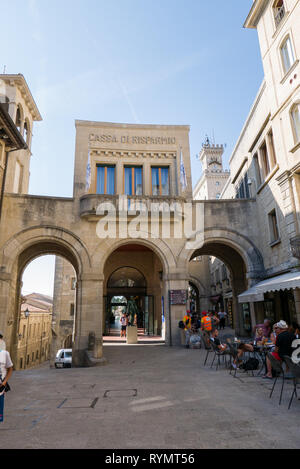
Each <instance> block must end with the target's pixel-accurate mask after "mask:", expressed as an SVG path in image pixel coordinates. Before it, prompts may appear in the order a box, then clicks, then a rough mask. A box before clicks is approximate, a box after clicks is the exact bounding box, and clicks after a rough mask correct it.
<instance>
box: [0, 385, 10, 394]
mask: <svg viewBox="0 0 300 469" xmlns="http://www.w3.org/2000/svg"><path fill="white" fill-rule="evenodd" d="M3 391H4V392H9V391H11V389H10V385H9V384H8V383H6V385H5V386H2V385H1V386H0V393H1V392H3Z"/></svg>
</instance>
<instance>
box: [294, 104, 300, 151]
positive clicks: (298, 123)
mask: <svg viewBox="0 0 300 469" xmlns="http://www.w3.org/2000/svg"><path fill="white" fill-rule="evenodd" d="M292 121H293V127H294V134H295V140H296V143H298V142H300V103H297V104H296V105H295V106H294V107H293V109H292Z"/></svg>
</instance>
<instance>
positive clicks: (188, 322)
mask: <svg viewBox="0 0 300 469" xmlns="http://www.w3.org/2000/svg"><path fill="white" fill-rule="evenodd" d="M182 322H183V324H184V334H185V347H186V348H189V347H190V338H191V328H192V316H191V312H190V311H189V310H188V311H187V312H186V314H185V315H184V317H183V319H182Z"/></svg>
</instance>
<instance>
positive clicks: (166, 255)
mask: <svg viewBox="0 0 300 469" xmlns="http://www.w3.org/2000/svg"><path fill="white" fill-rule="evenodd" d="M126 244H140V245H142V246H145V247H147V248H149V249H151V250H152V251H153V252H154V253H155V254H156V255H157V256H158V258H159V259H160V261H161V263H162V265H163V269H164V273H165V275H167V274H168V273H169V271H170V270H171V269H172V268H175V267H176V259H175V256H174V254H173V252H172V250H171V249H170V247H169V246H168V244H167V243H165V242H164V241H163V240H161V239H156V240H155V243H154V242H152V241H149V240H148V239H144V238H143V239H140V238H137V239H124V240H120V239H118V240H109V239H106V240H105V241H103V242H102V243H100V244H99V245H98V247H97V249H96V250H95V254H94V256H93V262H94V263H95V262H96V263H97V264H98V265H101V266H104V265H105V263H106V261H107V259H108V258H109V257H110V255H111V254H112V253H113V252H114V251H116V250H117V249H118V248H120V247H122V246H125V245H126Z"/></svg>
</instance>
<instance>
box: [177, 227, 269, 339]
mask: <svg viewBox="0 0 300 469" xmlns="http://www.w3.org/2000/svg"><path fill="white" fill-rule="evenodd" d="M193 247H194V249H190V250H187V249H184V248H183V249H182V251H181V253H180V256H179V258H178V266H179V267H181V268H182V269H184V268H185V269H187V268H188V263H189V261H190V260H191V259H193V258H194V257H197V256H203V255H207V256H214V257H217V258H218V259H220V260H221V261H222V262H223V263H224V264H226V266H227V267H228V269H229V271H230V274H231V278H232V292H233V315H234V323H235V328H236V330H237V331H238V332H239V333H241V334H243V333H244V330H243V324H242V312H241V305H239V303H238V295H239V294H240V293H242V292H243V291H245V290H247V288H249V287H251V286H252V285H253V284H255V283H257V282H258V281H259V280H260V279H261V278H262V277H263V275H264V264H263V259H262V256H261V254H260V252H259V250H258V249H257V248H256V246H255V245H254V243H253V242H252V241H250V240H249V239H248V238H247V237H245V236H243V235H242V234H240V233H237V232H236V231H234V230H228V229H226V230H222V229H216V228H207V229H205V232H204V241H203V242H199V243H198V245H197V243H195V244H194V246H193Z"/></svg>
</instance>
